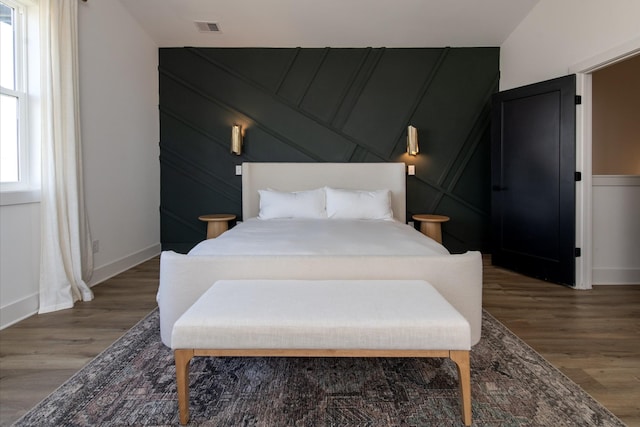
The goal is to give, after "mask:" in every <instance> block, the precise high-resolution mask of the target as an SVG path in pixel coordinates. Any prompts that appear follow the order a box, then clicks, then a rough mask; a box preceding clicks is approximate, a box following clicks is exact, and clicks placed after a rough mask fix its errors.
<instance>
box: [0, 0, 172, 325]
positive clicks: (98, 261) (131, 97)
mask: <svg viewBox="0 0 640 427" xmlns="http://www.w3.org/2000/svg"><path fill="white" fill-rule="evenodd" d="M78 7H79V34H80V40H79V50H80V91H81V96H80V108H81V113H80V114H81V127H82V140H83V150H84V153H83V157H84V172H85V193H86V202H87V211H88V215H89V223H90V227H91V232H92V235H93V239H94V240H99V241H100V251H99V252H98V253H96V254H95V273H94V276H93V278H92V280H91V281H90V284H96V283H98V282H99V281H101V280H104V279H105V278H108V277H110V276H112V275H114V274H117V273H119V272H120V271H123V270H126V269H127V268H129V267H132V266H134V265H136V264H137V263H139V262H141V261H144V260H146V259H148V258H150V257H152V256H154V255H156V254H158V253H159V251H160V219H159V212H158V209H159V206H160V166H159V161H158V156H159V148H158V141H159V139H160V137H159V122H158V71H157V66H158V58H157V54H158V47H157V46H156V45H155V43H154V42H153V41H152V40H151V38H150V37H149V36H148V35H147V34H146V33H144V32H143V31H142V30H141V29H140V27H139V25H138V24H137V22H136V21H134V20H133V18H131V16H130V15H129V14H128V13H127V12H126V10H125V9H124V8H123V7H122V5H121V4H120V2H118V1H111V0H92V1H89V2H87V3H84V2H79V4H78ZM39 211H40V204H39V203H25V204H15V205H9V206H2V207H0V236H2V238H1V239H0V242H1V244H0V297H1V298H0V301H1V302H0V304H1V306H0V328H2V327H5V326H8V325H9V324H12V323H14V322H16V321H18V320H20V319H22V318H24V317H28V316H29V315H31V314H33V313H35V312H36V311H37V307H38V277H39V259H40V212H39Z"/></svg>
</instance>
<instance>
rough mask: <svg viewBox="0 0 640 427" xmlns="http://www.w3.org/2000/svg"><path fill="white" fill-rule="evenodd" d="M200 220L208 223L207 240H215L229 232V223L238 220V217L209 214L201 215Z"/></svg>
mask: <svg viewBox="0 0 640 427" xmlns="http://www.w3.org/2000/svg"><path fill="white" fill-rule="evenodd" d="M198 219H199V220H200V221H205V222H206V223H207V239H213V238H216V237H218V236H219V235H221V234H222V233H224V232H225V231H227V230H228V229H229V221H233V220H234V219H236V216H235V215H231V214H209V215H200V216H199V217H198Z"/></svg>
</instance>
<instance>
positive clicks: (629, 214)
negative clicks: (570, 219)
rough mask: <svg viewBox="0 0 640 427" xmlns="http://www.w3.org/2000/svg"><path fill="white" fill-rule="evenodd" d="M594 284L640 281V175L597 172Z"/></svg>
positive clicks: (594, 212)
mask: <svg viewBox="0 0 640 427" xmlns="http://www.w3.org/2000/svg"><path fill="white" fill-rule="evenodd" d="M593 284H594V285H623V284H624V285H627V284H640V175H594V176H593Z"/></svg>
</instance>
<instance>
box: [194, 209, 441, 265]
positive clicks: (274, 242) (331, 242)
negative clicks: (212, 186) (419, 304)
mask: <svg viewBox="0 0 640 427" xmlns="http://www.w3.org/2000/svg"><path fill="white" fill-rule="evenodd" d="M189 255H340V256H342V255H344V256H348V255H359V256H362V255H378V256H379V255H386V256H403V255H426V256H442V255H449V251H448V250H447V249H446V248H445V247H444V246H442V245H441V244H439V243H438V242H436V241H435V240H433V239H430V238H429V237H427V236H425V235H423V234H421V233H419V232H418V231H416V230H415V229H414V228H413V227H411V226H409V225H406V224H403V223H401V222H398V221H394V220H339V219H270V220H260V219H256V218H252V219H249V220H247V221H244V222H243V223H240V224H238V225H236V226H235V227H234V228H232V229H231V230H229V231H227V232H225V233H223V234H221V235H220V236H218V237H217V238H215V239H208V240H205V241H203V242H200V243H199V244H198V245H196V246H195V247H194V248H193V249H192V250H191V251H190V252H189Z"/></svg>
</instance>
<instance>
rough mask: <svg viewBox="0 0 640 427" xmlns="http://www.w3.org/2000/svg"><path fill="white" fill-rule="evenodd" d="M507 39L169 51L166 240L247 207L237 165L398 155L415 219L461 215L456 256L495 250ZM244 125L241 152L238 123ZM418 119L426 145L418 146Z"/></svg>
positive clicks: (164, 80)
mask: <svg viewBox="0 0 640 427" xmlns="http://www.w3.org/2000/svg"><path fill="white" fill-rule="evenodd" d="M498 67H499V49H498V48H415V49H413V48H407V49H395V48H394V49H391V48H388V49H387V48H366V49H363V48H358V49H355V48H354V49H342V48H341V49H336V48H325V49H308V48H282V49H279V48H275V49H274V48H162V49H160V54H159V73H160V166H161V206H160V213H161V215H160V216H161V240H162V246H163V249H173V250H176V251H180V252H186V251H188V250H189V249H190V248H191V247H192V246H194V245H195V244H196V243H197V242H199V241H201V240H202V239H203V238H204V236H205V230H206V225H205V224H204V223H202V222H200V221H198V216H199V215H202V214H205V213H233V214H236V215H238V217H239V218H240V215H241V212H242V202H241V178H240V177H239V176H236V175H235V165H238V164H240V163H242V162H243V161H253V162H272V161H273V162H276V161H278V162H397V161H403V162H405V163H407V164H415V165H416V175H415V176H408V177H407V211H408V212H407V218H410V216H411V215H412V214H414V213H439V214H443V215H448V216H450V217H451V221H450V222H448V223H446V224H444V226H443V235H444V237H443V238H444V244H445V246H447V247H448V248H449V250H451V251H452V252H462V251H465V250H470V249H480V250H485V249H486V250H488V249H489V247H490V242H489V239H490V233H489V220H490V204H489V203H490V194H489V191H490V188H489V183H490V156H489V150H490V137H489V129H490V122H489V120H490V114H489V112H490V98H491V95H492V94H493V93H494V92H496V91H497V89H498V79H499V69H498ZM234 123H238V124H241V125H242V126H243V128H244V131H245V139H244V151H243V153H242V155H241V156H236V155H233V154H230V152H229V145H230V135H231V125H232V124H234ZM408 124H412V125H414V126H415V127H417V128H418V132H419V139H420V154H419V155H418V156H416V157H409V156H408V155H407V154H406V152H405V149H406V142H405V141H406V128H407V125H408Z"/></svg>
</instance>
